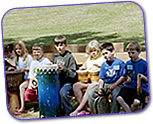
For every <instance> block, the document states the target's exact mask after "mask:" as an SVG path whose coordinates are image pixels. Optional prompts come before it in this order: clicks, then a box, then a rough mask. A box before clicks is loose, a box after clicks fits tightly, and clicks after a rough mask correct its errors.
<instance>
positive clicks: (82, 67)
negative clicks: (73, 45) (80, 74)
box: [79, 66, 87, 70]
mask: <svg viewBox="0 0 153 124" xmlns="http://www.w3.org/2000/svg"><path fill="white" fill-rule="evenodd" d="M86 69H87V68H86V67H85V66H81V67H80V68H79V70H86Z"/></svg>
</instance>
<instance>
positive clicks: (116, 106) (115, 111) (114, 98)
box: [111, 86, 121, 113]
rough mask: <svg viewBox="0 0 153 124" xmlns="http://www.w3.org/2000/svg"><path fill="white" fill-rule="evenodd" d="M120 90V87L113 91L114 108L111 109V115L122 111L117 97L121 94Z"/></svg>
mask: <svg viewBox="0 0 153 124" xmlns="http://www.w3.org/2000/svg"><path fill="white" fill-rule="evenodd" d="M120 89H121V87H120V86H117V87H116V88H115V89H114V90H113V92H112V107H111V113H118V112H119V110H120V108H119V105H118V103H117V101H116V97H117V95H118V94H119V92H120Z"/></svg>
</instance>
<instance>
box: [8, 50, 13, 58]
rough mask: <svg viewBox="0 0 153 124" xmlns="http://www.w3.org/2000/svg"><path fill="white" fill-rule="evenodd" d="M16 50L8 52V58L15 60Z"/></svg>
mask: <svg viewBox="0 0 153 124" xmlns="http://www.w3.org/2000/svg"><path fill="white" fill-rule="evenodd" d="M14 55H15V54H14V50H13V51H12V52H11V51H8V52H7V56H8V58H13V57H14Z"/></svg>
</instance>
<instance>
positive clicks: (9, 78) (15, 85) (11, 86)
mask: <svg viewBox="0 0 153 124" xmlns="http://www.w3.org/2000/svg"><path fill="white" fill-rule="evenodd" d="M23 81H24V72H23V71H19V70H17V71H6V83H7V90H8V91H10V92H17V91H18V90H19V85H20V84H21V83H22V82H23Z"/></svg>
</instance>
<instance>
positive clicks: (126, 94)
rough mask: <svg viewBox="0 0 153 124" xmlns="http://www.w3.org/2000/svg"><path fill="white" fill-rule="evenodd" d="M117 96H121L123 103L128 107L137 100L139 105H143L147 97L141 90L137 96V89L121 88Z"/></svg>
mask: <svg viewBox="0 0 153 124" xmlns="http://www.w3.org/2000/svg"><path fill="white" fill-rule="evenodd" d="M118 96H121V97H122V98H123V99H124V101H125V102H126V103H127V104H128V105H129V106H131V104H132V103H133V102H134V99H138V100H140V102H141V103H145V97H146V96H148V93H146V92H145V91H144V90H142V94H140V95H137V89H132V88H128V87H123V88H121V90H120V92H119V94H118Z"/></svg>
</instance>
